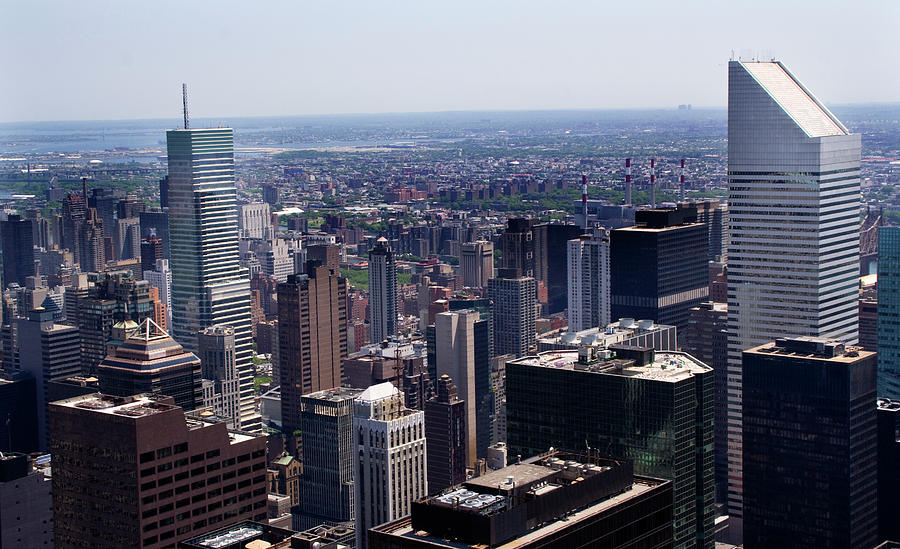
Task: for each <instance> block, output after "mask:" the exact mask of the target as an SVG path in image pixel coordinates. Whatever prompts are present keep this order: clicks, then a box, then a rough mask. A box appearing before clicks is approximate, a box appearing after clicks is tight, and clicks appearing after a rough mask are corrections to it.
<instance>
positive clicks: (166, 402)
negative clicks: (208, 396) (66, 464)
mask: <svg viewBox="0 0 900 549" xmlns="http://www.w3.org/2000/svg"><path fill="white" fill-rule="evenodd" d="M173 402H174V401H173V399H172V397H168V396H165V395H160V394H146V393H145V394H140V395H134V396H128V397H120V396H113V395H105V394H102V393H93V394H90V395H80V396H76V397H72V398H67V399H64V400H58V401H56V402H54V403H53V404H54V405H56V406H64V407H66V408H79V409H82V410H90V411H92V412H96V413H101V414H109V415H116V416H121V417H130V418H134V419H137V418H140V417H147V416H152V415H156V414H163V413H170V412H173V411H176V410H177V411H178V412H179V413H181V414H183V415H184V422H185V425H186V426H187V428H188V430H194V429H200V428H203V427H208V426H210V425H215V424H217V423H222V422H223V421H225V420H224V419H223V418H219V417H217V416H215V415H214V414H212V413H211V412H208V411H204V410H198V411H194V412H187V413H185V412H183V411H182V409H181V407H180V406H176V405H175V404H173ZM228 435H229V440H230V442H231V444H237V443H239V442H244V441H246V440H251V439H253V438H255V437H254V436H253V435H249V434H246V433H242V432H238V431H229V432H228Z"/></svg>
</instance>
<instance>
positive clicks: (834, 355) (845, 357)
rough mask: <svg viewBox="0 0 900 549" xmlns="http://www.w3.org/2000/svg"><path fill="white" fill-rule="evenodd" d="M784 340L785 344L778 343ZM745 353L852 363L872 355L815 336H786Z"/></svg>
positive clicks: (870, 352) (859, 348)
mask: <svg viewBox="0 0 900 549" xmlns="http://www.w3.org/2000/svg"><path fill="white" fill-rule="evenodd" d="M782 342H785V343H787V345H784V344H781V345H780V344H779V343H782ZM744 353H747V354H757V355H777V356H783V357H792V358H800V359H809V360H817V361H822V360H827V361H829V362H837V363H842V364H852V363H854V362H857V361H859V360H863V359H866V358H869V357H871V356H873V355H874V354H875V353H874V352H873V351H866V350H865V349H863V348H862V347H845V346H844V345H843V344H841V343H839V342H837V341H834V340H828V339H822V338H815V337H796V338H786V339H785V340H779V341H778V342H770V343H765V344H763V345H759V346H757V347H753V348H751V349H747V350H746V351H744Z"/></svg>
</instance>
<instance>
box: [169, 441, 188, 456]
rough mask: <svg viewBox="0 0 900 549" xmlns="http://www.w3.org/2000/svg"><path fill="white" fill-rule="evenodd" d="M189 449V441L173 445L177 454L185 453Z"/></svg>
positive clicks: (173, 449)
mask: <svg viewBox="0 0 900 549" xmlns="http://www.w3.org/2000/svg"><path fill="white" fill-rule="evenodd" d="M187 450H188V443H187V442H180V443H178V444H176V445H175V446H173V447H172V451H173V452H174V453H176V454H183V453H185V452H187Z"/></svg>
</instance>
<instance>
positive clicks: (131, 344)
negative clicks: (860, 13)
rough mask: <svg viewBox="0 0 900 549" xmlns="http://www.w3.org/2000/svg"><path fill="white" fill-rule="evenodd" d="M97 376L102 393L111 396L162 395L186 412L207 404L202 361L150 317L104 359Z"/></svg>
mask: <svg viewBox="0 0 900 549" xmlns="http://www.w3.org/2000/svg"><path fill="white" fill-rule="evenodd" d="M97 377H98V378H99V379H100V390H101V391H102V392H104V393H106V394H109V395H115V396H121V397H126V396H131V395H137V394H141V393H159V394H163V395H166V396H169V397H172V399H174V401H175V405H176V406H180V407H181V408H182V409H183V410H186V411H187V410H193V409H195V408H197V407H199V406H200V405H202V404H203V393H202V391H201V379H200V359H198V358H197V357H196V356H195V355H194V354H193V353H190V352H188V351H185V350H184V348H182V346H181V345H179V344H178V343H176V342H175V340H174V339H172V338H171V337H170V336H169V334H167V333H166V332H165V330H163V329H162V328H160V327H159V326H158V325H157V324H156V323H155V322H153V321H152V320H150V319H149V318H147V319H145V320H144V321H143V322H142V323H141V325H140V326H138V327H137V328H135V329H133V330H131V331H130V333H128V334H126V336H125V339H124V341H122V342H121V343H120V344H118V345H117V346H116V347H115V349H114V350H113V351H112V352H110V354H109V355H107V357H106V358H105V359H103V361H102V362H101V363H100V364H99V366H97Z"/></svg>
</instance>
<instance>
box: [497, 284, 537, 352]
mask: <svg viewBox="0 0 900 549" xmlns="http://www.w3.org/2000/svg"><path fill="white" fill-rule="evenodd" d="M488 296H489V297H490V299H491V301H493V307H494V308H493V319H494V322H493V325H492V327H491V328H492V332H493V337H494V355H508V354H511V355H515V356H517V357H518V356H525V355H527V354H529V353H531V352H532V351H533V350H534V348H535V326H534V323H535V319H536V317H537V313H536V311H535V306H536V305H537V284H536V283H535V280H534V279H533V278H531V277H529V276H521V275H520V274H519V272H518V271H516V270H508V269H501V270H500V271H499V273H498V276H497V278H492V279H490V280H489V281H488Z"/></svg>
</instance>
